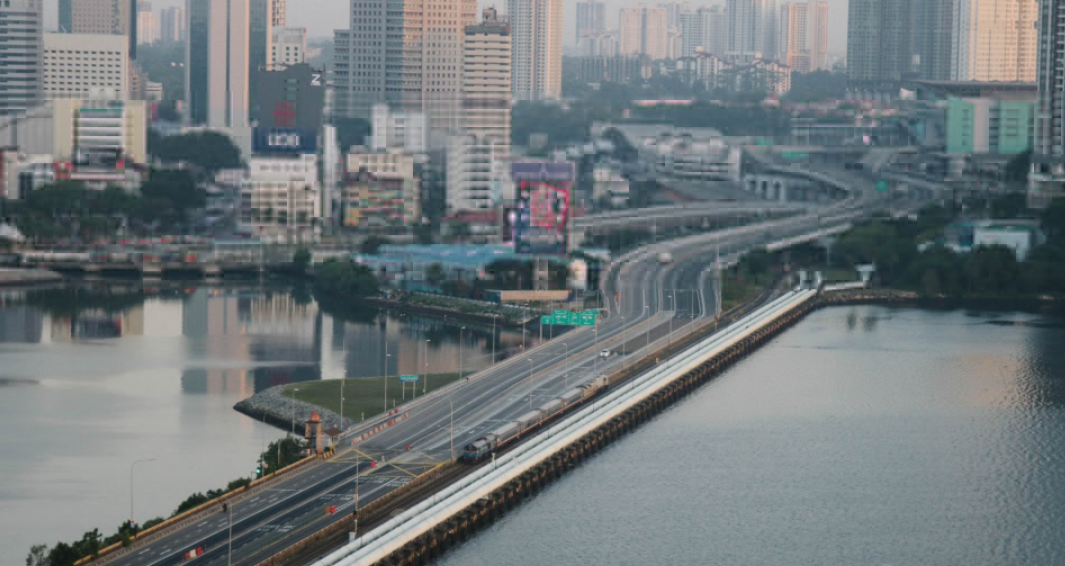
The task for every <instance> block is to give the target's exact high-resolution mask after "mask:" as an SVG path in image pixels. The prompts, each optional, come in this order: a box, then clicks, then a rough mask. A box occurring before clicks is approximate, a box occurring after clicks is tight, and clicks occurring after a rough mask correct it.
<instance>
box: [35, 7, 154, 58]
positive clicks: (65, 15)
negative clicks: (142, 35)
mask: <svg viewBox="0 0 1065 566" xmlns="http://www.w3.org/2000/svg"><path fill="white" fill-rule="evenodd" d="M41 1H42V0H37V2H41ZM136 3H137V0H59V31H61V32H65V33H94V34H114V35H125V36H127V38H128V39H129V57H130V59H136V58H137V4H136Z"/></svg>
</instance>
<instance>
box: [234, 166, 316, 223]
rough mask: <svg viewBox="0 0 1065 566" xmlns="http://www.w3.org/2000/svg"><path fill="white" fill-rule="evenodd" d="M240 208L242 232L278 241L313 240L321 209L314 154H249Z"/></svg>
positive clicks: (242, 185)
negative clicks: (250, 155)
mask: <svg viewBox="0 0 1065 566" xmlns="http://www.w3.org/2000/svg"><path fill="white" fill-rule="evenodd" d="M240 208H241V218H240V224H241V227H242V228H243V230H244V231H245V232H250V233H251V234H253V235H256V236H259V237H262V238H264V239H267V240H273V241H278V242H296V241H308V240H310V239H312V238H313V237H314V234H315V229H316V227H317V225H318V222H319V211H320V210H321V191H320V190H319V185H318V158H317V156H315V155H294V156H283V155H270V156H253V157H251V158H250V159H249V160H248V175H247V177H245V178H244V180H243V182H242V184H241V207H240Z"/></svg>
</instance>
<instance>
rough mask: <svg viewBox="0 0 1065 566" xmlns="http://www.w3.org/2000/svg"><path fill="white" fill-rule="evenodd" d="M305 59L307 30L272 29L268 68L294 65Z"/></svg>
mask: <svg viewBox="0 0 1065 566" xmlns="http://www.w3.org/2000/svg"><path fill="white" fill-rule="evenodd" d="M306 57H307V28H274V32H273V39H272V40H271V41H270V66H271V67H273V66H276V65H295V64H297V63H302V62H303V61H304V59H305V58H306Z"/></svg>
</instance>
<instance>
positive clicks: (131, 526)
mask: <svg viewBox="0 0 1065 566" xmlns="http://www.w3.org/2000/svg"><path fill="white" fill-rule="evenodd" d="M154 461H155V458H144V459H141V460H134V462H133V463H132V464H130V465H129V528H130V530H132V529H133V524H134V523H133V470H134V468H136V467H137V464H140V463H142V462H154Z"/></svg>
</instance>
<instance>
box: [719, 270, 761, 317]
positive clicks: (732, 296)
mask: <svg viewBox="0 0 1065 566" xmlns="http://www.w3.org/2000/svg"><path fill="white" fill-rule="evenodd" d="M770 283H772V277H770V276H769V275H768V274H766V275H759V276H755V277H739V276H736V275H735V274H733V273H729V274H727V275H726V276H725V277H723V278H722V281H721V312H726V311H728V310H729V309H732V308H735V307H738V306H740V305H742V304H745V303H749V302H751V301H753V300H755V299H757V298H758V295H761V294H762V291H765V288H766V287H768V286H769V284H770Z"/></svg>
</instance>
